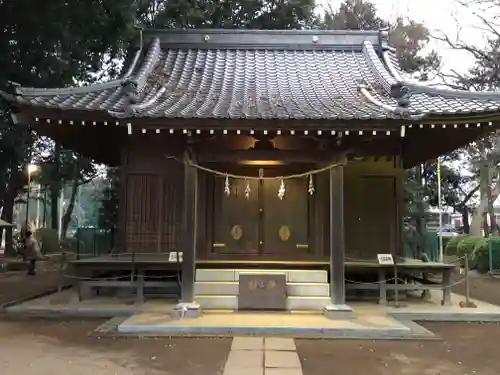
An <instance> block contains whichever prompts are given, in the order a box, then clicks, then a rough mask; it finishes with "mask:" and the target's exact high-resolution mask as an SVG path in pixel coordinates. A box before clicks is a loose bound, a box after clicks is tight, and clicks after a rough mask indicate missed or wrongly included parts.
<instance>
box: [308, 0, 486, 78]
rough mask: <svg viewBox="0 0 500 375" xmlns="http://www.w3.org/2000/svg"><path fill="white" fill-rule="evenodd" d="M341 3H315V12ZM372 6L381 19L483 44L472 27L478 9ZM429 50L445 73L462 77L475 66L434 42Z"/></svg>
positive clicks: (438, 4) (382, 2) (416, 0)
mask: <svg viewBox="0 0 500 375" xmlns="http://www.w3.org/2000/svg"><path fill="white" fill-rule="evenodd" d="M341 2H342V0H316V4H317V5H318V8H322V7H325V6H327V5H328V4H331V5H332V6H333V7H334V8H338V6H339V4H340V3H341ZM371 2H372V3H373V4H374V5H375V6H376V7H377V10H378V14H379V16H380V17H382V18H384V19H387V20H393V19H395V18H396V17H398V16H402V17H403V18H410V19H412V20H414V21H417V22H422V23H423V24H425V26H426V27H427V28H428V29H429V30H430V31H431V33H432V34H435V35H439V34H440V33H441V35H442V33H444V34H446V35H447V36H448V37H449V38H450V39H452V40H454V41H455V40H456V39H457V35H458V37H459V38H460V39H461V40H463V41H464V42H466V43H468V44H476V45H481V44H483V43H484V33H483V32H482V31H479V30H478V29H477V27H474V26H478V25H479V24H480V21H479V19H478V18H477V17H476V16H475V15H474V12H477V11H480V9H478V8H473V9H466V8H464V7H463V6H461V5H460V4H458V3H457V2H456V0H371ZM481 14H484V13H481ZM457 25H459V26H457ZM430 47H431V48H432V49H435V50H437V51H438V52H439V54H440V55H441V57H442V59H443V70H444V71H449V70H450V69H454V70H457V71H459V72H461V73H463V72H465V71H466V70H467V69H468V68H469V67H470V66H471V65H472V64H473V62H474V60H473V59H472V57H471V56H470V55H469V54H468V53H464V52H459V51H453V50H451V49H450V48H448V47H447V46H446V45H445V44H444V43H443V42H438V41H436V40H434V41H432V42H431V44H430Z"/></svg>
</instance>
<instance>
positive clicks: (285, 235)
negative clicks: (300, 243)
mask: <svg viewBox="0 0 500 375" xmlns="http://www.w3.org/2000/svg"><path fill="white" fill-rule="evenodd" d="M278 234H279V236H280V239H281V241H288V240H289V239H290V236H291V235H292V232H290V228H288V227H287V226H286V225H282V226H281V228H280V230H279V231H278Z"/></svg>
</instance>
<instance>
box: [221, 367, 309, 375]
mask: <svg viewBox="0 0 500 375" xmlns="http://www.w3.org/2000/svg"><path fill="white" fill-rule="evenodd" d="M224 375H226V374H224ZM242 375H243V374H242ZM264 375H303V374H302V369H301V368H266V369H265V371H264Z"/></svg>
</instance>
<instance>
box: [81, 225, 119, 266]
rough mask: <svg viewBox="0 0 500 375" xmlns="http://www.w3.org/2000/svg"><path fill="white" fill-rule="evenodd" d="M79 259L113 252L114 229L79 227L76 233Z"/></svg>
mask: <svg viewBox="0 0 500 375" xmlns="http://www.w3.org/2000/svg"><path fill="white" fill-rule="evenodd" d="M74 238H75V244H74V247H75V253H76V257H77V259H79V258H83V257H85V258H89V257H98V256H102V255H107V254H111V253H112V252H113V249H114V240H115V236H114V231H112V230H107V229H100V228H78V229H77V230H76V233H75V237H74Z"/></svg>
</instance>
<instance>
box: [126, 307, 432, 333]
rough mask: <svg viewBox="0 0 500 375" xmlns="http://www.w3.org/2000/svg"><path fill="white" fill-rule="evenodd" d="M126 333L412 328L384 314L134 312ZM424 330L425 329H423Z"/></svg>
mask: <svg viewBox="0 0 500 375" xmlns="http://www.w3.org/2000/svg"><path fill="white" fill-rule="evenodd" d="M117 331H118V332H119V333H125V334H141V335H145V334H149V335H153V336H154V335H157V334H158V335H169V336H172V335H179V336H183V335H195V336H204V335H217V336H226V335H229V336H233V335H263V336H289V337H351V338H355V337H360V338H361V337H362V338H368V337H372V338H377V337H401V336H408V335H413V334H414V332H413V331H412V328H411V327H409V326H408V325H406V324H404V323H402V322H400V321H399V320H397V319H395V318H392V317H389V316H382V315H367V314H366V315H365V314H362V315H359V316H357V317H356V318H355V319H353V320H332V319H328V318H325V317H324V316H323V315H321V314H314V313H312V312H310V313H303V312H300V313H238V312H234V313H227V312H219V313H217V312H212V313H205V314H204V315H203V316H202V317H200V318H196V319H187V318H186V319H181V320H178V319H177V320H175V319H172V318H170V317H168V316H166V315H165V314H162V313H158V312H155V313H142V314H137V315H134V316H132V317H130V318H128V319H126V320H125V321H123V322H122V323H121V324H119V325H118V327H117ZM419 333H423V332H419Z"/></svg>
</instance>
